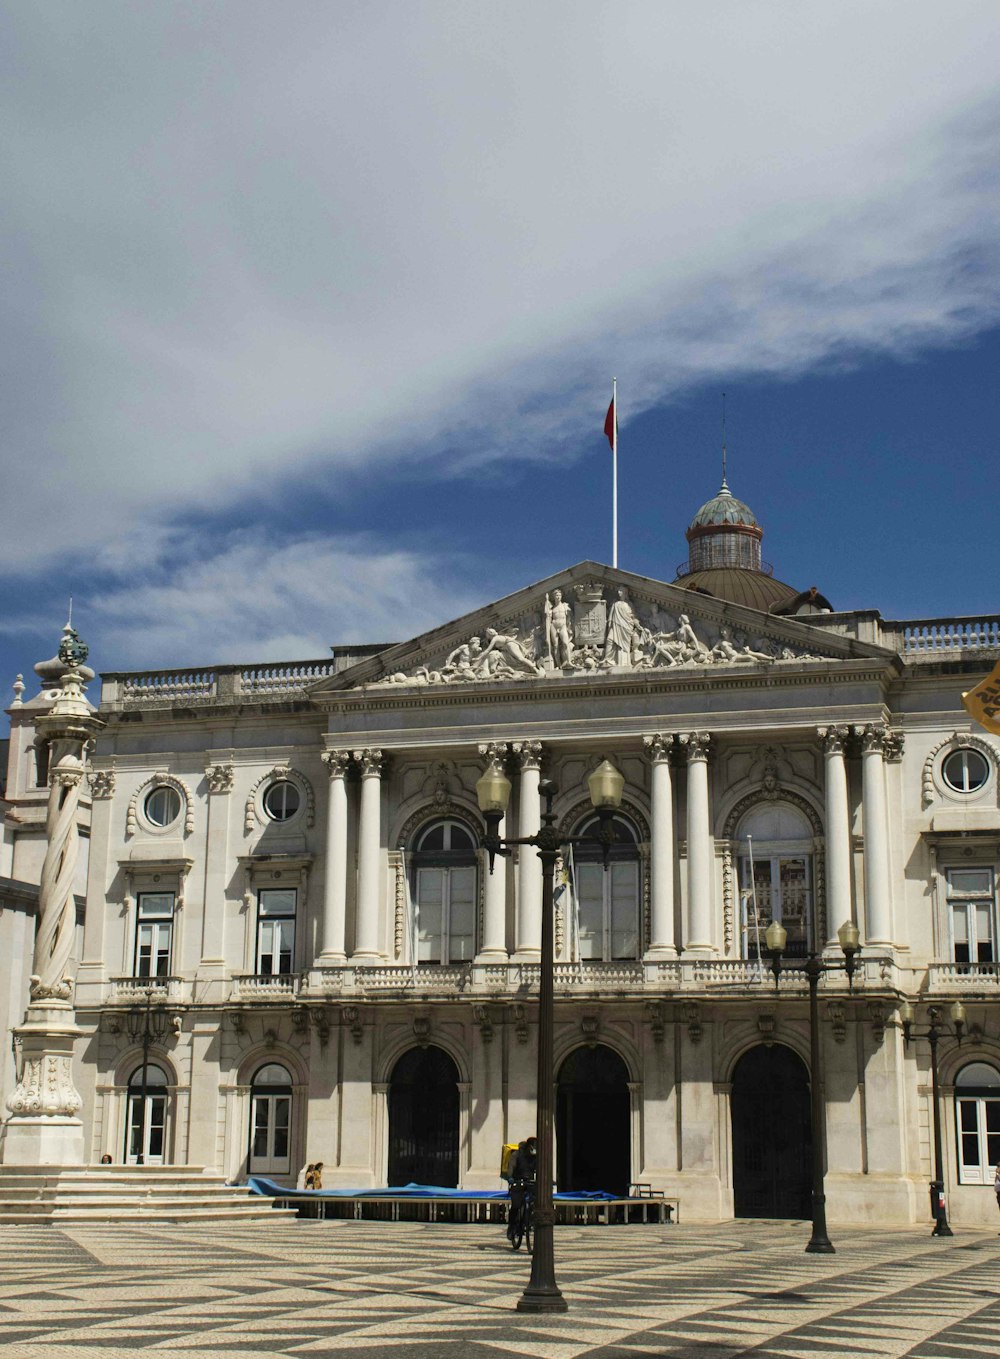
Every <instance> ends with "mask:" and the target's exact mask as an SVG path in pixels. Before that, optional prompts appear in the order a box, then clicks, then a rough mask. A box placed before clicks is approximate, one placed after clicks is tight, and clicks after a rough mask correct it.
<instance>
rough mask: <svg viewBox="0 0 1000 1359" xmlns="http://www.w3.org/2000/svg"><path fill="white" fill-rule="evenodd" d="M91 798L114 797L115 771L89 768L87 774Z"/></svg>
mask: <svg viewBox="0 0 1000 1359" xmlns="http://www.w3.org/2000/svg"><path fill="white" fill-rule="evenodd" d="M87 778H88V781H89V783H90V796H91V797H92V798H95V799H97V798H100V799H102V800H103V799H104V798H109V797H114V793H115V771H114V770H113V769H91V770H90V771H89V773H88V775H87Z"/></svg>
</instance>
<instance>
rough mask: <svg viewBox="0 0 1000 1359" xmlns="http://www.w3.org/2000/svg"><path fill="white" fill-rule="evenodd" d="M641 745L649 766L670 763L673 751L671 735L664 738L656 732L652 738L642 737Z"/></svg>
mask: <svg viewBox="0 0 1000 1359" xmlns="http://www.w3.org/2000/svg"><path fill="white" fill-rule="evenodd" d="M642 744H643V746H644V748H645V751H646V757H647V759H648V760H649V762H650V764H669V763H670V759H671V756H672V755H673V751H674V738H673V735H667V736H664V735H663V734H662V733H660V732H656V734H655V735H653V736H644V737H643V738H642Z"/></svg>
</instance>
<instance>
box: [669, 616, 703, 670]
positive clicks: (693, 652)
mask: <svg viewBox="0 0 1000 1359" xmlns="http://www.w3.org/2000/svg"><path fill="white" fill-rule="evenodd" d="M676 635H677V641H678V642H679V643H680V646H681V659H682V660H685V661H704V662H707V661H708V659H709V651H708V647H707V646H706V645H705V643H704V642H702V641H699V640H698V637H697V634H696V633H695V630H694V628H693V627H692V626H691V620H690V618H689V617H688V616H687V614H686V613H682V614H681V615H680V616H679V618H678V620H677V634H676Z"/></svg>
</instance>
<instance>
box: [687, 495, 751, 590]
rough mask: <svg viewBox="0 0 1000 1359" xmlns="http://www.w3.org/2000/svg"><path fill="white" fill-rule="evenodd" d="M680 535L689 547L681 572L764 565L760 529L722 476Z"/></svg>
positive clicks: (748, 510)
mask: <svg viewBox="0 0 1000 1359" xmlns="http://www.w3.org/2000/svg"><path fill="white" fill-rule="evenodd" d="M684 536H685V537H686V538H687V540H688V547H689V551H690V561H689V562H688V563H687V571H685V572H683V574H685V575H687V574H688V573H689V572H693V571H708V570H712V569H717V568H719V567H742V568H743V570H745V571H761V570H764V569H765V568H764V566H763V563H762V562H761V555H760V540H761V539H762V538H763V536H764V530H763V529H762V528H761V526H760V525H759V524H758V523H757V520H756V519H755V518H754V514H753V511H752V510H751V509H750V508H749V506H747V505H744V503H743V501H742V500H737V499H736V497H735V496H734V495H733V493H732V491H730V489H729V486H728V485H727V483H726V478H725V476H723V478H722V486H721V488H720V489H719V493H718V495H716V496H713V497H712V499H711V500H707V501H706V502H705V504H704V505H702V507H701V509H700V510H699V511H698V513H697V514H696V515H695V517H694V518H693V519H692V520H691V524H690V526H689V528H688V530H687V532H686V533H685V535H684Z"/></svg>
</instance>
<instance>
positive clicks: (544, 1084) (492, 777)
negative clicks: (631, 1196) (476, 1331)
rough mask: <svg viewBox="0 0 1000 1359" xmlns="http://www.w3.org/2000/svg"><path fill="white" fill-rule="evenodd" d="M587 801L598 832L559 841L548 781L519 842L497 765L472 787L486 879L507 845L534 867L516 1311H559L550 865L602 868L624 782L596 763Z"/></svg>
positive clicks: (561, 1309)
mask: <svg viewBox="0 0 1000 1359" xmlns="http://www.w3.org/2000/svg"><path fill="white" fill-rule="evenodd" d="M587 784H588V787H589V789H590V800H591V802H592V803H593V805H594V807H595V808H596V810H597V815H598V817H599V818H600V825H599V828H598V831H597V834H596V835H580V836H561V835H560V834H559V832H558V831H557V830H556V827H555V820H556V818H555V815H554V814H553V811H552V799H553V798H554V797H555V795H556V793H557V792H558V789H557V788H556V786H555V784H554V783H552V782H551V780H549V779H543V780H542V781H541V783H540V784H539V785H538V787H539V792H540V793H541V794H542V796H543V797H544V798H545V812H544V814H543V816H542V825H541V828H540V829H539V830H538V831H537V833H536V834H535V835H529V836H526V837H524V838H523V839H506V838H505V839H501V837H500V822H501V821H502V820H503V817H504V813H505V812H506V810H507V804H508V803H509V801H510V792H511V784H510V779H508V778H507V776H506V775H505V774H504V772H503V770H502V769H501V768H500V767H499V765H498V764H491V765H490V767H489V768H488V769H487V770H486V773H485V774H484V775H483V776H482V778H481V779H480V780H479V782H478V783H477V784H476V795H477V797H478V799H479V808H480V811H481V812H482V813H483V819H484V820H485V822H486V833H485V834H484V835H483V836H482V845H483V848H484V849H485V850H486V851H487V853H488V854H489V859H490V872H491V873H492V872H493V865H494V863H495V861H496V856H497V855H498V854H507V853H508V852H509V850H510V847H511V846H512V845H531V846H534V848H536V849H537V850H538V857H539V858H540V859H541V861H542V938H541V955H540V959H539V964H540V966H539V973H540V976H539V983H538V1093H537V1096H536V1112H537V1119H538V1128H537V1133H536V1136H537V1139H538V1163H537V1185H536V1192H535V1207H534V1212H533V1214H532V1224H533V1226H534V1233H535V1242H534V1252H533V1254H532V1257H531V1278H530V1279H529V1280H528V1284H527V1286H526V1288H525V1290H524V1292H523V1294H522V1295H521V1297H520V1298H519V1299H518V1303H517V1310H518V1311H519V1312H565V1311H566V1310H567V1303H566V1299H565V1298H564V1297H563V1295H562V1293H560V1291H559V1285H558V1284H557V1283H556V1269H555V1251H554V1244H555V1243H554V1228H555V1210H554V1208H553V1206H552V1178H553V1175H552V1124H553V1086H554V1079H555V1073H554V1071H553V1066H554V1062H555V1057H554V1042H553V1040H554V1036H555V978H554V974H553V965H554V962H555V957H554V953H555V950H554V940H553V934H554V921H553V915H554V912H553V905H552V899H553V884H554V878H555V866H556V859H557V858H558V857H559V851H560V849H561V848H562V846H563V845H566V844H574V845H578V844H598V845H600V846H601V848H602V849H603V851H604V867H605V869H607V866H608V856H609V854H610V853H611V847H612V845H613V844H614V842H615V829H614V825H613V820H614V815H615V811H616V810H617V809H618V807H620V806H621V799H622V789H623V788H624V786H625V779H624V778H623V776H622V775H621V774H620V773H619V772H618V770H617V769H616V768H615V767H614V765H613V764H612V763H611V762H610V761H609V760H602V761H601V763H600V764H599V765H598V767H597V768H596V769H595V770H594V772H593V773H592V774H591V776H590V778H589V779H588V780H587Z"/></svg>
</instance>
